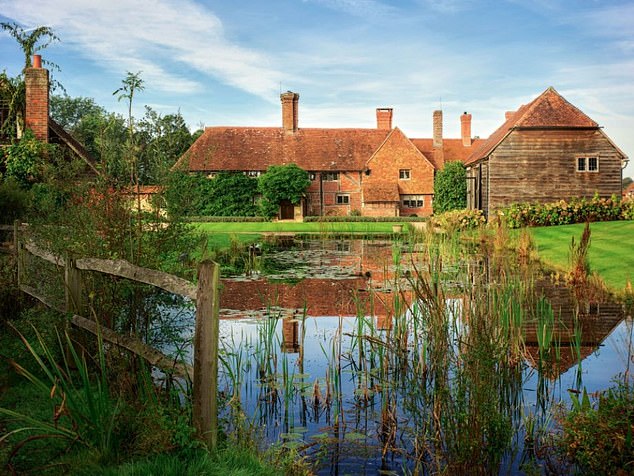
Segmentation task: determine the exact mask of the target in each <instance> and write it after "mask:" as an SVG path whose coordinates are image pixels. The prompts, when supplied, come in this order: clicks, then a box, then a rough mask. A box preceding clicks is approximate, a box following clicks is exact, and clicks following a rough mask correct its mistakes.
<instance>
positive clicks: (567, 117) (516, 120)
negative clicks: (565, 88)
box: [465, 87, 599, 164]
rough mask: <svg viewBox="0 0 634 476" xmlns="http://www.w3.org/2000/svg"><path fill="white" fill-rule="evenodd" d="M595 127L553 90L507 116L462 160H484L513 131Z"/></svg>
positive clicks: (585, 116) (590, 120)
mask: <svg viewBox="0 0 634 476" xmlns="http://www.w3.org/2000/svg"><path fill="white" fill-rule="evenodd" d="M598 127H599V125H598V124H597V123H596V122H594V121H593V120H592V119H590V118H589V117H588V116H587V115H585V114H584V113H583V112H581V110H579V109H578V108H577V107H575V106H573V105H572V104H570V103H569V102H568V101H566V99H564V98H563V96H561V95H560V94H559V93H558V92H557V91H556V90H555V88H553V87H549V88H548V89H546V91H544V92H543V93H541V94H540V95H539V96H537V98H535V99H534V100H533V101H531V102H530V103H528V104H525V105H523V106H521V107H520V108H519V109H518V110H517V111H516V112H515V113H512V114H509V115H508V116H507V119H506V121H505V122H504V124H502V126H500V128H498V129H497V130H496V131H495V132H493V134H491V136H490V137H489V138H488V139H487V140H485V141H483V142H482V143H480V144H479V146H478V147H477V148H476V149H475V150H474V151H473V153H472V154H471V155H470V156H469V157H468V158H467V159H466V161H465V163H467V164H470V163H473V162H476V161H478V160H480V159H483V158H485V157H487V156H488V155H489V154H490V153H491V152H493V150H494V149H495V148H496V147H497V146H498V145H499V144H500V142H502V140H503V139H504V138H505V137H506V136H507V135H508V134H509V133H510V132H511V131H512V130H514V129H597V128H598Z"/></svg>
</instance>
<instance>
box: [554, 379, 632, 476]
mask: <svg viewBox="0 0 634 476" xmlns="http://www.w3.org/2000/svg"><path fill="white" fill-rule="evenodd" d="M571 397H572V402H573V408H572V410H571V411H570V412H569V413H568V414H567V415H566V416H565V418H564V419H563V421H562V427H563V436H562V441H561V443H562V447H563V448H562V449H563V450H564V451H565V453H566V455H567V456H568V457H569V458H571V459H572V460H573V461H574V462H575V463H576V464H578V465H579V466H581V468H582V469H584V470H585V471H587V472H588V473H590V474H632V471H633V470H634V467H633V465H634V442H633V434H634V387H632V386H630V385H628V384H626V383H619V384H617V386H616V387H614V388H611V389H609V390H607V391H606V392H603V393H601V394H600V395H599V396H598V400H597V402H596V407H593V405H592V404H591V403H590V399H589V398H588V395H587V394H586V393H585V391H584V394H583V397H582V399H581V400H579V398H578V397H577V396H576V395H571Z"/></svg>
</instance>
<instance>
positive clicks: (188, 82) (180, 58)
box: [0, 0, 280, 98]
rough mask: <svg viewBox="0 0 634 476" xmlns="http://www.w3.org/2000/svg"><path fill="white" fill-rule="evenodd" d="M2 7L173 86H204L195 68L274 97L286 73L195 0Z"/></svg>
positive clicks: (0, 3) (35, 2)
mask: <svg viewBox="0 0 634 476" xmlns="http://www.w3.org/2000/svg"><path fill="white" fill-rule="evenodd" d="M0 10H1V11H2V12H3V15H5V16H7V17H9V18H12V19H14V20H16V21H17V22H19V23H21V24H24V25H26V26H33V25H42V24H47V25H51V26H52V27H53V28H54V29H55V31H56V32H58V34H59V35H60V36H61V37H62V38H63V40H64V43H65V44H68V45H70V46H72V47H73V48H75V49H77V50H78V51H81V52H83V53H84V54H86V55H89V56H92V57H94V59H95V60H98V61H101V62H103V63H104V64H106V65H108V66H109V67H110V68H111V69H113V70H117V71H123V70H129V71H139V70H142V71H143V77H144V78H145V79H146V80H147V81H148V82H150V83H151V84H152V86H153V87H156V88H157V89H162V90H165V91H171V92H193V91H196V90H199V89H200V88H202V85H201V84H200V83H199V82H197V81H195V80H193V79H188V77H187V76H190V77H191V76H192V75H191V74H189V73H191V71H195V72H198V73H202V74H203V75H211V76H213V77H215V78H217V79H218V80H219V81H221V82H223V83H225V84H228V85H231V86H234V87H237V88H240V89H242V90H244V91H248V92H250V93H252V94H255V95H258V96H261V97H267V98H270V97H271V95H272V93H273V92H274V91H275V90H276V84H278V81H279V77H280V74H279V73H278V72H277V71H276V70H275V68H274V67H273V66H272V65H271V63H270V61H269V58H268V57H267V56H266V55H265V54H263V53H260V52H258V51H256V50H253V49H249V48H245V47H242V46H240V45H238V44H235V43H232V42H231V41H230V40H229V39H228V38H227V37H226V35H225V32H224V30H223V25H222V22H221V21H220V19H219V18H218V17H217V16H216V15H215V14H214V13H213V12H211V11H209V10H208V9H206V8H205V7H203V6H200V5H197V4H195V3H193V2H192V1H191V0H135V2H129V1H127V0H109V1H91V0H59V1H55V2H51V1H50V0H22V1H19V2H17V1H15V0H0ZM187 70H190V71H187Z"/></svg>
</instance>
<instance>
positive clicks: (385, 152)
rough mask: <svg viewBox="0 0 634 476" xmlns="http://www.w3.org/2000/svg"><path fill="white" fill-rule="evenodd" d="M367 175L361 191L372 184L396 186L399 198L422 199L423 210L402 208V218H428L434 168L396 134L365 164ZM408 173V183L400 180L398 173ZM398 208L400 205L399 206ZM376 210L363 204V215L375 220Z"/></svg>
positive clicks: (396, 131) (430, 207) (397, 131)
mask: <svg viewBox="0 0 634 476" xmlns="http://www.w3.org/2000/svg"><path fill="white" fill-rule="evenodd" d="M368 168H369V169H370V175H367V176H363V186H364V188H367V187H371V186H372V185H373V184H384V183H396V184H398V191H399V194H400V195H405V194H406V195H424V196H425V199H424V202H425V203H424V207H422V208H415V209H409V208H408V209H404V208H401V212H402V213H403V214H404V215H411V214H416V215H418V216H425V215H430V214H431V212H432V206H431V202H432V200H431V197H432V196H433V193H434V167H433V166H432V165H431V163H429V161H428V160H427V159H426V158H425V157H424V156H423V155H422V154H421V153H420V151H419V150H418V149H417V148H416V147H415V146H414V145H413V144H412V143H411V141H410V140H409V139H408V138H407V137H406V136H405V135H404V134H403V133H402V132H401V131H400V130H399V129H394V132H392V134H390V136H389V138H388V139H387V140H386V142H385V143H384V144H383V146H382V147H381V148H380V149H379V150H378V151H377V152H376V153H375V154H374V156H373V158H372V159H371V160H370V161H368ZM400 170H408V171H409V174H410V178H409V179H400V178H399V171H400ZM399 202H400V200H399ZM398 206H399V207H400V205H398ZM377 208H378V207H377V206H370V205H369V204H366V205H365V206H364V207H363V210H362V213H363V214H364V215H372V216H376V215H375V214H376V213H377Z"/></svg>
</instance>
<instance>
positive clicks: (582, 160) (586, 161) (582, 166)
mask: <svg viewBox="0 0 634 476" xmlns="http://www.w3.org/2000/svg"><path fill="white" fill-rule="evenodd" d="M598 171H599V158H598V157H596V156H593V157H577V172H598Z"/></svg>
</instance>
